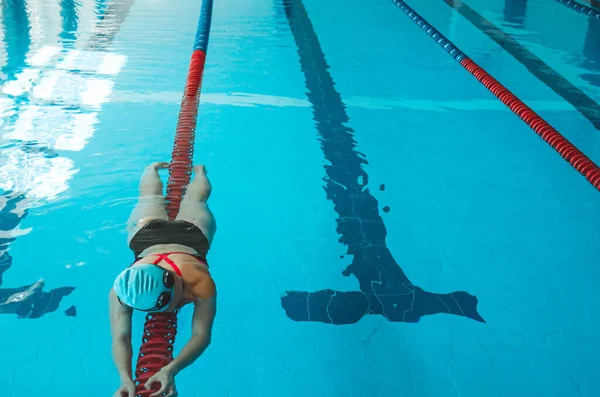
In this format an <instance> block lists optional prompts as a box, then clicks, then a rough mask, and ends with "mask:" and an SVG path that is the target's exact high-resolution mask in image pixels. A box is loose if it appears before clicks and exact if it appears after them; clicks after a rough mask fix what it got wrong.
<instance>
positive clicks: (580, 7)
mask: <svg viewBox="0 0 600 397" xmlns="http://www.w3.org/2000/svg"><path fill="white" fill-rule="evenodd" d="M556 1H558V2H559V3H562V4H564V5H565V6H567V7H569V8H571V9H572V10H575V11H577V12H579V13H581V14H585V15H587V16H588V17H592V18H596V19H600V11H598V10H596V9H595V8H592V7H588V6H586V5H585V4H581V3H579V2H577V1H573V0H556Z"/></svg>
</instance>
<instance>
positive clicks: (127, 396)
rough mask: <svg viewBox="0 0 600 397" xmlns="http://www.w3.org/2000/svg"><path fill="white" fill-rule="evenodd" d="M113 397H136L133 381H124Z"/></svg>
mask: <svg viewBox="0 0 600 397" xmlns="http://www.w3.org/2000/svg"><path fill="white" fill-rule="evenodd" d="M113 397H135V384H134V383H133V381H132V380H131V379H129V380H124V381H122V382H121V386H119V389H118V390H117V391H116V392H115V394H113Z"/></svg>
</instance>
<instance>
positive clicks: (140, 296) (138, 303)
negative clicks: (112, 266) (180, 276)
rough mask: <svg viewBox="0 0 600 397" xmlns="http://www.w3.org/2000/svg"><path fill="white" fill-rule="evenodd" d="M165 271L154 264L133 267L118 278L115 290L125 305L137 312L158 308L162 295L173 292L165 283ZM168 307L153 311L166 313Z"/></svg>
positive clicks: (114, 286)
mask: <svg viewBox="0 0 600 397" xmlns="http://www.w3.org/2000/svg"><path fill="white" fill-rule="evenodd" d="M165 271H166V270H165V269H163V268H162V267H160V266H156V265H153V264H144V265H136V266H131V267H129V268H127V269H125V270H124V271H122V272H121V274H119V275H118V276H117V278H116V279H115V283H114V284H113V288H114V290H115V293H116V294H117V296H118V297H119V299H120V300H121V302H123V303H124V304H125V305H127V306H129V307H131V308H133V309H136V310H150V309H153V308H155V307H156V303H157V301H158V297H159V296H160V294H162V293H163V292H171V288H167V287H166V286H165V284H164V282H163V279H164V275H165ZM168 307H169V305H165V306H164V307H163V308H162V309H160V310H153V311H165V310H167V308H168Z"/></svg>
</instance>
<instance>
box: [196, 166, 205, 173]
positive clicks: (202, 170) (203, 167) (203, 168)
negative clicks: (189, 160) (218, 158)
mask: <svg viewBox="0 0 600 397" xmlns="http://www.w3.org/2000/svg"><path fill="white" fill-rule="evenodd" d="M194 173H196V174H204V175H206V167H205V166H203V165H196V166H194Z"/></svg>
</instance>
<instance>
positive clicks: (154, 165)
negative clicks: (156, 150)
mask: <svg viewBox="0 0 600 397" xmlns="http://www.w3.org/2000/svg"><path fill="white" fill-rule="evenodd" d="M148 168H152V169H153V170H155V171H158V170H161V169H165V168H169V163H167V162H165V161H157V162H154V163H152V164H150V165H149V166H148Z"/></svg>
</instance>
